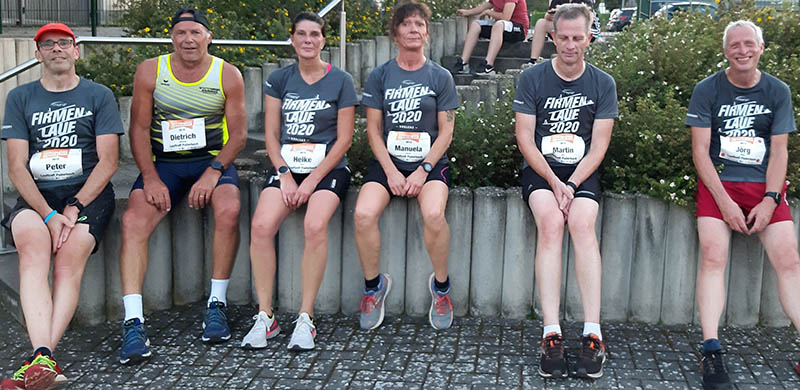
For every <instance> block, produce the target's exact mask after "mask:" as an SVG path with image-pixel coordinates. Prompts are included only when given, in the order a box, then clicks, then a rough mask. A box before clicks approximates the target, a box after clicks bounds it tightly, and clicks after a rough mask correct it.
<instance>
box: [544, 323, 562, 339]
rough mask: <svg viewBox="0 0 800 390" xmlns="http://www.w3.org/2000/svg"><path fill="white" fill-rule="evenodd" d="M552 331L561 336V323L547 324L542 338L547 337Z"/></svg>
mask: <svg viewBox="0 0 800 390" xmlns="http://www.w3.org/2000/svg"><path fill="white" fill-rule="evenodd" d="M550 333H557V334H558V335H559V336H560V335H561V325H559V324H555V325H545V326H544V331H543V332H542V338H545V337H547V335H549V334H550Z"/></svg>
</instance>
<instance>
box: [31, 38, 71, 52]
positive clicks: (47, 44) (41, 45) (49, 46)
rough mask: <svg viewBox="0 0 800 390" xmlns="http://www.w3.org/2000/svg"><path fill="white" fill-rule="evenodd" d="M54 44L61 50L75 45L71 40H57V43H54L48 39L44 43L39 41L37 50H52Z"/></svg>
mask: <svg viewBox="0 0 800 390" xmlns="http://www.w3.org/2000/svg"><path fill="white" fill-rule="evenodd" d="M56 44H58V47H60V48H62V49H69V48H70V47H72V45H73V44H75V41H73V40H72V39H68V38H63V39H59V40H57V41H54V40H52V39H48V40H46V41H40V42H39V43H38V45H39V50H42V49H44V50H53V47H55V45H56Z"/></svg>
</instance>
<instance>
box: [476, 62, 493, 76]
mask: <svg viewBox="0 0 800 390" xmlns="http://www.w3.org/2000/svg"><path fill="white" fill-rule="evenodd" d="M476 74H477V75H478V76H491V75H494V74H497V72H495V70H494V65H489V64H486V65H484V66H483V69H480V70H478V72H477V73H476Z"/></svg>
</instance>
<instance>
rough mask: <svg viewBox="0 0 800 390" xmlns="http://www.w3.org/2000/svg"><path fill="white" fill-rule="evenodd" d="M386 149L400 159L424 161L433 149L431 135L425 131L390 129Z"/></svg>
mask: <svg viewBox="0 0 800 390" xmlns="http://www.w3.org/2000/svg"><path fill="white" fill-rule="evenodd" d="M386 149H388V150H389V154H390V155H392V156H394V157H395V158H396V159H398V160H400V161H405V162H418V161H422V160H423V159H424V158H425V157H426V156H427V155H428V152H429V151H430V150H431V135H430V134H428V133H425V132H406V131H390V132H389V137H388V138H387V139H386Z"/></svg>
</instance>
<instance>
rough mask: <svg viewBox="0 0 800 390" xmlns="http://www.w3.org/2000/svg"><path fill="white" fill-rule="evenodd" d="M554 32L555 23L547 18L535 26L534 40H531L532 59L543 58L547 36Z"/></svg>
mask: <svg viewBox="0 0 800 390" xmlns="http://www.w3.org/2000/svg"><path fill="white" fill-rule="evenodd" d="M551 31H553V22H552V21H549V20H547V19H546V18H541V19H539V20H537V21H536V24H535V25H534V26H533V38H532V39H531V59H532V60H536V59H538V58H539V57H541V56H542V49H543V48H544V41H545V36H546V35H547V34H548V33H550V32H551Z"/></svg>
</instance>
